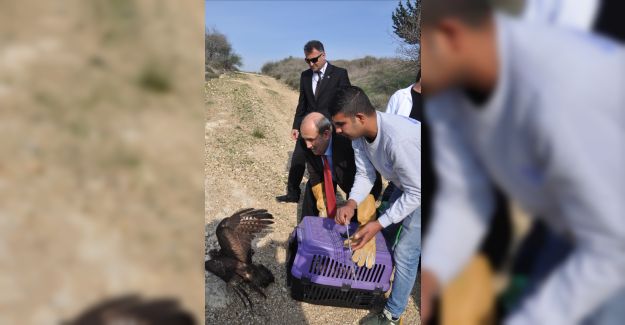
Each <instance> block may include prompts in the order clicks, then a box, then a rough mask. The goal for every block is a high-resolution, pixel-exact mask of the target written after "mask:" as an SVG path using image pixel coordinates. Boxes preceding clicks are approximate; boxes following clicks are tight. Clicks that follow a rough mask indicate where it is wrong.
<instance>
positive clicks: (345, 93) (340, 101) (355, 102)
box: [330, 86, 376, 116]
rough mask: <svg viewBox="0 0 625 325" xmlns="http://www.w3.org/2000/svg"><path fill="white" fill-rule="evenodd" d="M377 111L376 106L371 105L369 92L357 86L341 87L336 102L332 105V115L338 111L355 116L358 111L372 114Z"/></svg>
mask: <svg viewBox="0 0 625 325" xmlns="http://www.w3.org/2000/svg"><path fill="white" fill-rule="evenodd" d="M375 112H376V110H375V107H373V105H371V101H369V97H367V94H365V92H364V91H363V90H362V89H360V88H358V87H356V86H349V87H345V88H342V89H340V90H339V91H338V93H337V94H336V98H335V100H334V104H333V105H331V106H330V115H332V116H334V115H336V114H338V113H343V114H345V115H346V116H355V115H356V114H357V113H362V114H365V115H369V116H370V115H372V114H375Z"/></svg>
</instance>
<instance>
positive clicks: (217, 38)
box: [204, 29, 243, 79]
mask: <svg viewBox="0 0 625 325" xmlns="http://www.w3.org/2000/svg"><path fill="white" fill-rule="evenodd" d="M204 60H205V65H206V66H205V69H206V78H207V79H208V78H209V77H211V76H214V75H216V74H217V75H218V74H219V73H218V72H225V71H238V68H239V67H241V65H242V64H243V60H242V59H241V56H239V55H238V54H236V53H234V51H233V50H232V46H231V45H230V43H229V42H228V39H227V38H226V35H224V34H222V33H220V32H218V31H217V30H215V29H208V30H207V31H206V34H205V35H204Z"/></svg>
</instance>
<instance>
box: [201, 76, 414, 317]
mask: <svg viewBox="0 0 625 325" xmlns="http://www.w3.org/2000/svg"><path fill="white" fill-rule="evenodd" d="M297 98H298V94H297V92H295V91H293V90H291V89H289V88H287V86H286V85H284V84H282V83H280V82H278V81H276V80H275V79H273V78H271V77H267V76H261V75H256V74H248V73H236V74H230V75H222V77H221V78H219V79H212V80H210V81H209V82H207V84H206V113H207V120H206V126H205V129H206V162H205V163H206V165H205V171H206V181H205V182H206V183H205V189H206V192H205V195H206V197H205V200H206V211H205V224H206V226H205V235H206V246H207V247H206V249H207V251H208V249H212V248H216V247H218V244H217V239H216V237H215V228H216V226H217V224H218V223H219V221H221V219H223V218H225V217H228V216H229V215H231V214H232V213H233V212H235V211H236V210H239V209H241V208H245V207H255V208H265V209H268V210H269V211H270V212H271V213H272V214H273V215H274V218H275V225H274V229H273V231H272V232H270V233H268V234H267V235H265V236H264V237H262V238H260V239H257V240H255V242H254V243H253V245H254V246H255V247H256V248H255V251H256V254H255V255H254V260H255V262H259V263H262V264H264V265H266V266H267V267H268V268H269V269H270V270H271V271H272V272H273V273H274V275H275V277H276V282H275V283H274V284H272V285H270V286H269V288H268V289H267V290H266V293H267V296H268V298H267V299H266V300H264V299H263V298H262V297H260V296H259V295H257V294H251V297H252V300H253V302H254V305H255V311H254V313H252V312H250V311H249V310H247V309H245V308H244V306H243V304H242V302H241V301H240V300H239V299H238V298H237V297H236V295H235V294H234V292H232V290H231V289H229V288H228V287H227V286H226V285H225V283H224V282H223V281H221V279H219V278H217V277H216V276H214V275H213V274H211V273H208V272H206V289H205V290H206V292H205V295H206V315H205V316H206V324H225V323H227V324H311V325H314V324H320V325H328V324H357V323H358V321H359V320H360V319H361V318H362V317H364V316H365V315H367V314H368V312H369V311H367V310H357V309H349V308H338V307H328V306H318V305H312V304H308V303H301V302H297V301H295V300H293V299H291V297H290V295H289V291H288V289H287V288H286V286H285V276H286V273H285V268H284V263H285V258H286V241H287V240H288V236H289V234H290V233H291V231H292V230H293V228H294V227H295V226H296V217H297V209H298V205H296V204H281V203H277V202H276V201H275V199H274V197H275V196H276V195H281V194H284V192H285V187H286V182H287V174H288V160H289V157H290V153H291V152H292V150H293V146H294V142H293V141H292V140H290V138H289V133H290V130H291V123H292V118H293V114H294V110H295V106H296V104H297ZM302 186H303V184H302ZM207 258H208V257H207ZM417 283H418V280H417ZM417 290H418V288H415V291H414V292H413V297H412V298H411V299H410V301H409V303H408V308H407V311H406V313H405V315H404V324H411V325H412V324H420V320H419V315H418V311H417V309H418V307H417V306H418V301H415V299H414V297H416V296H417V295H416V292H418V291H417Z"/></svg>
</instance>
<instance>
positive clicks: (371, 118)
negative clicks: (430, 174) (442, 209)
mask: <svg viewBox="0 0 625 325" xmlns="http://www.w3.org/2000/svg"><path fill="white" fill-rule="evenodd" d="M330 114H331V115H332V122H333V123H334V127H335V130H336V133H337V134H339V135H343V136H346V137H347V138H349V139H350V140H352V147H353V148H354V159H355V161H356V177H355V180H354V185H353V186H352V189H351V192H350V193H349V200H347V203H346V204H345V205H344V206H343V207H341V208H339V209H338V210H337V212H336V221H337V222H338V223H342V224H346V223H349V221H350V219H351V218H352V217H353V216H354V211H355V209H356V207H357V206H358V205H359V204H361V203H362V202H363V201H364V200H365V198H366V197H367V195H369V192H370V191H371V188H372V187H373V185H374V181H375V179H376V173H375V171H376V170H377V171H378V172H379V173H380V174H381V175H382V176H383V177H384V178H386V179H387V180H389V181H392V182H393V183H394V184H395V185H396V186H397V190H396V192H395V193H394V194H393V195H392V198H391V206H390V207H389V208H388V209H387V210H386V211H385V212H384V213H383V214H382V216H380V217H379V218H378V220H374V221H371V222H369V223H367V224H366V225H364V226H362V227H361V228H360V229H359V230H358V231H357V232H356V233H355V234H354V237H353V239H354V242H353V244H352V247H353V249H354V250H358V249H360V248H361V247H363V246H364V245H365V244H367V243H368V242H369V241H370V240H372V239H373V240H374V237H375V235H376V234H377V233H378V232H379V231H380V230H382V229H384V228H389V226H391V225H393V224H397V225H398V224H401V225H402V230H401V233H400V236H399V240H398V241H397V244H396V247H395V250H394V252H393V257H394V262H395V278H394V282H393V289H392V291H391V295H390V297H389V299H388V301H387V303H386V306H385V308H384V310H383V311H382V313H380V314H377V315H371V316H370V317H367V318H366V319H364V320H363V322H362V324H365V325H382V324H399V319H400V317H401V314H402V313H403V312H404V310H405V308H406V305H407V303H408V298H409V297H410V292H411V291H412V287H413V285H414V282H415V278H416V276H417V267H418V264H419V257H420V253H421V123H419V122H418V121H416V120H414V119H411V118H407V117H404V116H399V115H393V114H387V113H382V112H377V111H376V110H375V108H374V107H373V105H371V102H370V101H369V98H367V95H365V93H364V92H363V91H362V89H360V88H358V87H354V86H351V87H348V88H346V89H344V90H342V91H340V92H339V93H338V96H337V104H336V105H333V106H332V108H331V109H330Z"/></svg>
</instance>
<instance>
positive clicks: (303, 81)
mask: <svg viewBox="0 0 625 325" xmlns="http://www.w3.org/2000/svg"><path fill="white" fill-rule="evenodd" d="M312 77H313V71H312V70H311V69H308V70H306V71H304V72H302V75H301V77H300V79H299V101H298V103H297V109H296V110H295V118H294V119H293V129H297V130H299V126H300V124H301V123H302V120H303V119H304V116H306V114H308V113H311V112H319V113H321V114H323V115H325V116H326V117H328V118H330V114H329V108H330V105H332V103H333V101H334V97H335V96H336V93H337V91H338V90H339V89H341V88H345V87H349V86H351V83H350V82H349V76H347V70H345V69H343V68H339V67H337V66H334V65H332V64H330V62H328V66H327V67H326V72H325V74H324V75H323V80H321V84H320V85H319V87H318V89H317V91H318V92H319V94H318V95H317V99H315V95H314V94H313V89H312Z"/></svg>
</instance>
